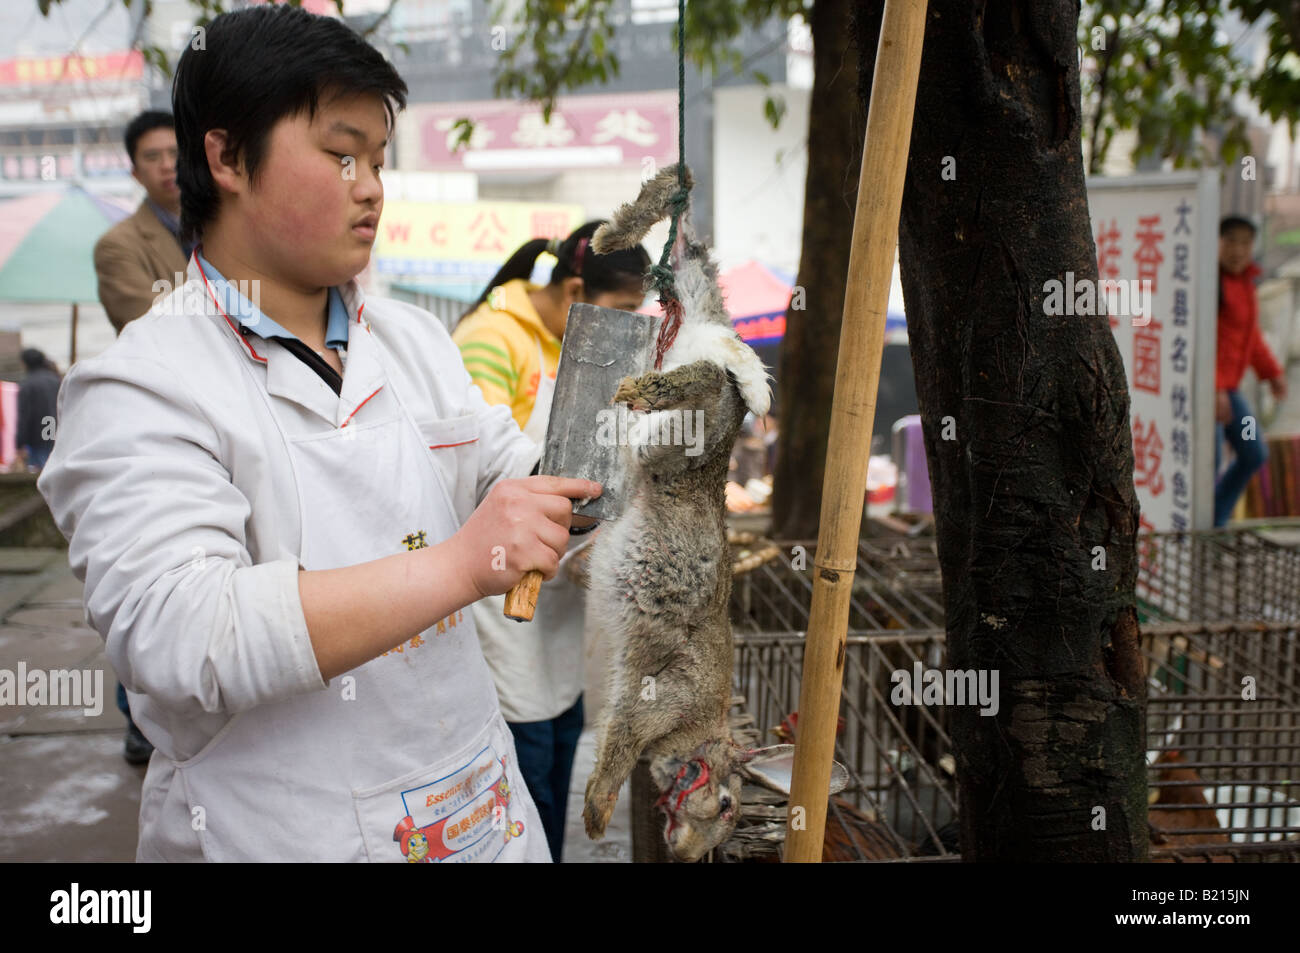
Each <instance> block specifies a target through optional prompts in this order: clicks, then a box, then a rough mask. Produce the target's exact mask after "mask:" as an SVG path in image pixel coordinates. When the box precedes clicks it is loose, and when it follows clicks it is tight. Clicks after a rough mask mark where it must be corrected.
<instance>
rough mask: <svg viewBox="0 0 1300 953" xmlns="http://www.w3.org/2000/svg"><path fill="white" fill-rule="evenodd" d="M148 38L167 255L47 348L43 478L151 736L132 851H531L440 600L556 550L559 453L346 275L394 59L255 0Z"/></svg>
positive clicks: (417, 318) (357, 246)
mask: <svg viewBox="0 0 1300 953" xmlns="http://www.w3.org/2000/svg"><path fill="white" fill-rule="evenodd" d="M204 39H205V42H204V44H202V47H203V48H202V49H196V48H193V46H192V47H191V48H190V49H187V50H186V51H185V54H184V55H183V56H182V57H181V60H180V63H179V65H178V67H177V72H176V80H175V85H174V87H173V93H172V99H173V111H174V113H175V117H176V132H177V138H178V145H179V149H180V160H179V178H180V183H181V192H182V196H183V204H182V225H183V228H184V229H185V230H186V232H187V234H190V235H194V236H195V237H197V238H198V239H199V240H200V242H201V244H200V246H199V247H198V248H197V249H196V252H195V254H194V255H193V256H192V257H191V259H190V261H189V271H188V274H187V276H186V277H187V281H186V283H185V284H184V286H183V287H181V288H180V289H178V290H177V291H176V292H175V293H173V294H172V295H171V296H170V297H168V298H166V299H164V300H163V301H162V302H160V303H159V304H158V305H156V306H155V308H154V310H153V311H152V312H151V313H150V314H148V315H147V316H145V317H143V318H140V319H139V320H137V321H133V322H131V323H130V324H129V325H128V326H127V327H126V329H125V330H124V331H123V333H122V336H121V337H120V338H119V339H118V341H117V342H116V343H115V344H114V345H113V346H112V347H110V348H109V349H108V350H107V351H106V352H104V353H103V354H102V355H101V356H99V357H97V358H94V359H92V360H87V361H82V362H80V363H78V364H77V365H75V366H74V367H73V368H72V370H71V371H70V372H69V374H68V377H67V380H66V382H65V384H64V387H63V390H62V393H61V396H60V401H61V407H60V414H59V420H60V432H59V435H58V441H57V442H56V444H55V450H54V454H53V456H52V458H51V460H50V463H49V465H48V466H47V468H46V469H45V471H44V474H43V475H42V477H41V479H40V483H39V486H40V489H41V491H42V493H43V494H44V495H45V498H46V499H47V500H48V501H49V504H50V508H51V510H52V511H53V513H54V516H55V519H56V520H57V521H58V524H59V527H60V529H62V531H63V532H64V534H65V535H66V536H67V537H68V539H69V543H70V549H69V557H70V560H71V563H72V567H73V570H74V571H75V572H76V574H77V576H78V577H79V578H81V579H83V580H84V582H85V602H86V612H87V616H88V618H89V620H90V622H91V624H92V625H93V626H94V627H95V628H96V629H97V630H98V631H99V632H100V633H101V634H102V635H103V637H104V639H105V641H106V643H107V648H108V655H109V658H110V660H111V662H112V664H113V667H114V668H115V669H116V671H117V673H118V675H119V676H120V677H121V679H122V682H123V684H125V685H126V687H127V689H128V691H129V692H130V693H131V710H132V712H134V713H135V714H136V720H137V722H138V723H139V725H140V727H141V728H142V729H143V731H144V733H145V734H146V736H147V737H148V738H149V740H150V741H152V742H153V743H154V745H155V746H156V748H157V750H156V752H155V754H154V756H153V759H152V761H151V762H150V765H149V772H148V775H147V777H146V778H145V783H144V790H143V793H142V797H141V806H140V843H139V848H138V854H137V859H139V860H203V859H206V860H280V861H291V860H330V861H366V860H368V861H403V860H405V861H408V862H435V861H444V860H447V861H474V860H484V861H489V860H524V861H532V860H538V861H544V860H547V859H548V858H549V853H548V850H547V845H546V839H545V837H544V836H543V833H542V829H541V825H540V822H539V820H538V816H537V811H536V809H535V808H534V806H533V802H532V800H531V798H530V797H529V795H528V792H527V790H526V788H525V786H524V784H523V783H522V781H521V779H520V775H519V771H518V768H517V766H516V763H515V751H514V747H513V744H512V742H511V737H510V733H509V731H508V730H507V729H506V725H505V723H504V721H503V720H502V718H501V715H500V712H499V710H498V706H497V698H496V694H495V691H494V689H493V685H492V679H491V675H490V674H489V672H488V669H487V666H486V665H485V664H484V661H483V656H482V653H481V652H480V650H479V646H478V641H477V639H476V638H475V634H474V629H473V622H472V620H471V616H470V613H469V612H468V611H465V607H466V606H467V605H469V604H470V603H471V602H474V601H475V600H477V599H479V598H482V597H483V596H485V595H487V594H491V593H499V592H503V591H505V590H506V589H508V588H509V587H510V586H511V585H513V584H514V583H515V582H516V581H517V580H518V579H519V578H520V576H521V575H522V574H523V572H524V571H526V570H529V569H533V568H536V569H540V570H542V572H543V573H544V574H545V575H546V576H547V578H549V577H550V576H552V575H554V572H555V569H556V566H557V563H558V559H559V556H560V555H561V554H562V553H563V552H564V550H565V547H566V545H567V542H568V526H569V518H570V510H571V503H570V498H578V497H582V496H586V495H593V494H595V493H597V492H599V487H598V485H596V484H593V483H589V482H588V481H585V480H560V479H554V478H545V477H526V476H525V475H526V474H528V473H529V471H530V470H531V469H532V467H533V465H534V464H535V462H536V459H537V449H536V447H535V445H534V444H533V443H532V442H531V441H530V440H528V439H527V438H526V437H524V436H523V435H522V434H521V433H520V432H519V428H518V426H517V425H516V424H515V423H514V421H513V420H512V419H511V417H510V413H509V410H508V408H505V407H495V408H490V407H488V405H487V404H486V403H485V402H484V400H483V398H482V395H481V394H480V392H479V390H478V389H477V388H476V387H475V386H473V385H472V384H471V382H470V379H469V375H468V374H467V373H466V371H465V368H464V366H463V365H462V364H461V361H460V358H459V355H458V352H457V349H456V347H455V345H453V344H452V342H451V339H450V338H449V337H448V335H447V334H446V333H445V332H444V331H443V329H442V327H441V325H440V324H439V323H438V321H437V320H436V319H435V318H433V317H432V316H431V315H429V314H427V313H426V312H423V311H420V310H418V309H416V308H413V307H409V306H406V305H403V304H399V303H397V302H393V301H389V300H384V299H371V300H370V301H368V302H364V303H363V300H362V295H361V291H360V289H359V288H358V286H357V284H356V282H355V280H354V278H355V276H356V275H357V274H358V273H359V272H360V271H361V270H362V269H363V268H364V267H365V265H366V263H367V261H368V259H369V256H370V248H371V244H372V242H373V241H374V236H375V233H376V230H377V228H378V223H379V216H380V213H381V211H382V208H383V186H382V184H381V183H380V177H379V172H380V168H381V166H382V165H383V161H384V151H385V146H386V144H387V142H388V139H389V136H390V134H391V131H392V122H393V113H394V110H395V109H398V108H401V107H403V106H404V105H405V94H406V86H405V84H404V83H403V82H402V80H401V79H400V77H398V75H397V73H396V72H395V71H394V70H393V68H392V67H391V66H390V65H389V64H388V63H387V62H386V61H385V60H384V58H383V57H382V56H381V55H380V54H379V53H378V52H376V51H375V50H374V49H372V48H371V47H370V46H369V45H367V44H366V43H365V42H364V41H363V40H361V39H360V38H359V37H357V36H356V35H355V34H354V33H352V32H351V31H350V30H349V29H348V28H347V27H346V26H344V25H343V24H342V23H341V22H340V21H338V20H333V19H328V18H324V17H315V16H312V15H310V14H307V13H304V12H302V11H301V10H298V9H293V8H289V7H281V6H275V7H271V6H263V7H254V8H251V9H247V10H242V11H239V12H236V13H231V14H227V15H224V16H221V17H218V18H217V19H215V20H214V21H213V22H212V23H211V25H209V27H208V28H207V31H206V35H205V38H204Z"/></svg>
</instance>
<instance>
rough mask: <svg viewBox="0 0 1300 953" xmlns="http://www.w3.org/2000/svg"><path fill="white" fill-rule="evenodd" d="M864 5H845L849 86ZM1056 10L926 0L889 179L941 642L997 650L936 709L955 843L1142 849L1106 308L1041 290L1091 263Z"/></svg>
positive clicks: (873, 15)
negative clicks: (938, 574)
mask: <svg viewBox="0 0 1300 953" xmlns="http://www.w3.org/2000/svg"><path fill="white" fill-rule="evenodd" d="M881 11H882V2H881V0H868V2H865V3H863V4H862V8H861V11H860V13H859V15H858V16H857V17H856V19H855V27H854V28H855V34H856V36H857V46H858V49H859V50H860V51H861V53H862V60H861V63H860V64H859V75H860V77H861V83H860V85H861V91H862V104H863V105H862V107H861V108H865V103H866V102H867V100H868V97H869V95H870V86H871V81H872V72H873V69H874V65H875V56H876V43H877V38H878V35H879V28H880V17H881ZM1078 14H1079V7H1078V0H1007V2H1004V3H987V4H986V3H984V2H976V3H971V2H969V0H931V2H930V9H929V16H928V20H927V30H926V38H925V53H924V58H923V60H922V64H921V80H920V88H919V90H918V94H917V102H916V118H915V123H914V127H913V133H912V145H911V154H910V157H909V161H908V174H907V183H906V187H905V191H904V196H903V210H902V221H901V224H900V252H901V266H902V280H903V291H904V295H905V298H906V304H907V322H908V330H909V334H910V337H911V345H912V347H911V350H912V359H913V364H914V367H915V371H916V383H917V393H918V397H919V401H920V407H921V415H922V418H923V421H924V432H925V448H926V453H927V456H928V460H929V470H930V480H931V483H932V486H933V490H934V500H935V519H936V523H937V526H938V544H939V559H940V564H941V568H942V571H943V587H944V605H945V610H946V614H947V628H948V665H949V667H950V668H952V669H961V670H966V669H975V670H987V671H992V670H997V671H998V672H999V686H998V687H999V692H998V706H999V707H998V710H997V713H996V714H995V715H992V716H985V715H981V714H980V710H979V708H978V707H977V706H973V705H966V706H956V705H954V706H952V708H951V709H950V714H951V724H952V738H953V745H954V747H955V749H956V750H955V755H956V760H957V778H958V783H959V786H960V791H961V795H960V800H959V804H960V820H961V844H962V855H963V857H964V858H965V859H966V860H969V861H987V860H1002V861H1066V860H1068V861H1131V860H1142V859H1145V857H1146V854H1147V844H1148V833H1147V821H1146V807H1147V799H1146V779H1145V769H1144V752H1145V749H1146V738H1145V722H1144V708H1145V681H1144V675H1143V672H1144V669H1143V665H1142V659H1141V655H1140V652H1139V645H1138V628H1137V615H1136V611H1135V606H1134V592H1133V587H1134V581H1135V578H1136V573H1137V562H1136V551H1135V543H1136V539H1135V533H1136V529H1137V518H1138V505H1137V501H1136V496H1135V492H1134V489H1133V452H1132V440H1131V436H1130V432H1129V400H1128V386H1127V381H1126V377H1125V373H1124V368H1123V365H1122V363H1121V360H1120V356H1119V351H1118V349H1117V347H1116V344H1115V340H1114V337H1113V336H1112V334H1111V332H1110V327H1109V323H1108V320H1107V319H1106V317H1104V316H1097V317H1068V316H1067V317H1050V316H1047V315H1045V314H1044V309H1043V299H1044V297H1045V295H1044V292H1043V286H1044V282H1046V281H1049V280H1052V279H1057V280H1061V279H1063V278H1064V276H1065V273H1066V272H1067V271H1073V272H1074V274H1075V276H1076V282H1077V281H1078V280H1079V279H1081V278H1085V279H1089V280H1093V281H1095V280H1096V278H1097V261H1096V251H1095V248H1094V245H1093V239H1092V235H1091V229H1090V225H1089V219H1088V201H1087V194H1086V192H1085V189H1084V178H1083V160H1082V154H1081V150H1080V144H1079V127H1080V103H1079V75H1078V49H1077V45H1076V40H1075V28H1076V22H1077V18H1078ZM949 158H950V159H951V161H949ZM945 163H948V165H947V168H948V169H950V170H951V171H952V172H955V179H953V178H951V175H949V176H948V177H945V176H944V174H943V173H944V171H945ZM1097 547H1101V549H1100V550H1099V549H1097ZM1098 552H1104V559H1105V568H1104V569H1102V568H1094V567H1095V566H1099V559H1098V557H1097V555H1096V554H1097V553H1098ZM1098 808H1102V809H1104V816H1103V815H1102V814H1101V813H1100V812H1099V811H1098ZM1102 825H1104V827H1103V826H1102Z"/></svg>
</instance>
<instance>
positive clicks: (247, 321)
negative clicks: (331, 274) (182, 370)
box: [195, 252, 348, 349]
mask: <svg viewBox="0 0 1300 953" xmlns="http://www.w3.org/2000/svg"><path fill="white" fill-rule="evenodd" d="M195 254H196V256H197V257H198V260H199V267H200V268H202V269H203V273H204V275H206V276H207V279H208V284H209V285H210V286H211V288H212V293H213V295H214V296H215V297H216V299H217V302H218V303H219V304H220V306H221V309H222V310H223V311H225V312H226V314H228V315H229V316H230V318H231V319H232V320H234V321H238V322H239V324H240V326H241V327H245V328H248V329H249V330H250V331H252V332H253V333H254V334H257V335H258V336H260V337H264V338H287V339H289V340H293V341H297V340H299V338H298V336H297V335H296V334H293V333H291V332H290V331H287V330H285V329H284V327H282V326H281V325H280V324H278V323H276V322H275V321H273V320H272V319H271V318H269V317H267V316H266V315H265V314H263V313H262V311H261V309H260V308H258V307H257V306H256V305H255V304H253V302H251V301H249V300H248V298H247V297H246V296H245V295H244V294H243V293H242V291H241V290H240V289H239V288H236V287H235V286H234V285H232V284H231V283H230V282H228V281H227V280H226V279H225V278H224V277H222V275H221V272H219V271H217V269H215V268H213V267H212V265H211V264H210V263H209V262H208V260H207V259H206V258H204V257H203V254H202V253H201V252H196V253H195ZM240 284H241V285H244V284H245V283H244V282H240ZM325 346H326V347H329V348H335V349H338V348H345V349H346V348H347V346H348V309H347V306H346V305H345V304H344V303H343V296H342V295H340V294H339V290H338V289H337V288H331V289H330V290H329V318H328V320H327V321H326V324H325Z"/></svg>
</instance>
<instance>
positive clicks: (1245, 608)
mask: <svg viewBox="0 0 1300 953" xmlns="http://www.w3.org/2000/svg"><path fill="white" fill-rule="evenodd" d="M1136 590H1137V600H1138V609H1139V615H1140V617H1141V619H1142V621H1144V622H1146V621H1148V620H1150V621H1164V620H1178V621H1193V620H1195V621H1203V622H1219V621H1237V622H1241V621H1246V620H1255V619H1258V620H1263V621H1275V622H1297V621H1300V549H1295V548H1292V547H1288V546H1282V545H1279V544H1278V543H1276V542H1273V541H1271V540H1270V539H1268V538H1267V537H1265V536H1263V535H1261V534H1259V533H1256V532H1253V531H1251V530H1216V531H1213V532H1197V533H1152V534H1150V535H1142V536H1139V537H1138V579H1137V587H1136Z"/></svg>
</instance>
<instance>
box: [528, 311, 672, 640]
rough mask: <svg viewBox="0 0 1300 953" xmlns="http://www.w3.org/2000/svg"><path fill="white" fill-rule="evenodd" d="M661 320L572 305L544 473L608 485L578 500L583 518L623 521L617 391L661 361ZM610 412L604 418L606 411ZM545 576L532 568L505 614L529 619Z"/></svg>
mask: <svg viewBox="0 0 1300 953" xmlns="http://www.w3.org/2000/svg"><path fill="white" fill-rule="evenodd" d="M658 330H659V318H657V317H653V316H651V315H647V314H634V313H633V312H631V311H617V310H615V309H613V308H598V307H596V306H595V305H591V304H575V305H573V306H572V307H570V308H569V318H568V323H567V324H566V325H565V328H564V344H563V346H562V347H561V350H560V366H559V369H558V370H557V371H556V375H555V397H554V399H553V400H552V402H551V417H550V422H549V423H548V425H547V427H546V444H545V446H544V447H543V449H542V463H541V466H540V467H539V469H538V471H537V472H538V473H540V474H542V475H544V476H562V477H582V478H583V479H587V480H595V481H596V482H598V483H600V484H601V485H602V486H603V487H604V491H603V492H602V493H601V494H600V496H598V497H596V499H594V500H589V501H587V502H585V503H581V502H575V504H574V507H573V513H574V517H575V522H586V521H581V520H577V519H576V518H577V517H588V518H589V519H594V520H607V519H616V518H617V517H618V515H619V514H620V513H622V512H623V507H624V505H625V504H626V502H627V496H626V483H627V477H628V474H627V472H626V467H627V459H628V458H627V457H626V456H625V448H623V447H621V446H619V440H618V434H619V433H620V432H621V430H620V428H619V427H618V426H616V421H617V417H616V414H617V410H616V408H615V407H614V406H613V403H612V401H613V399H614V393H615V391H617V390H618V385H619V383H620V382H621V381H622V380H623V378H625V377H639V376H640V375H642V374H644V373H645V372H646V371H648V370H650V367H651V364H652V363H653V361H654V345H655V336H656V334H657V333H658ZM602 412H604V416H602ZM541 585H542V574H541V573H540V572H538V571H536V570H533V571H530V572H526V573H524V576H523V578H522V579H520V580H519V582H517V583H515V586H514V588H513V589H511V590H510V591H509V592H508V593H507V594H506V605H505V614H506V617H507V618H510V619H515V620H516V621H518V622H529V621H531V620H532V618H533V613H534V612H535V611H536V609H537V593H538V590H539V589H540V588H541Z"/></svg>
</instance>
